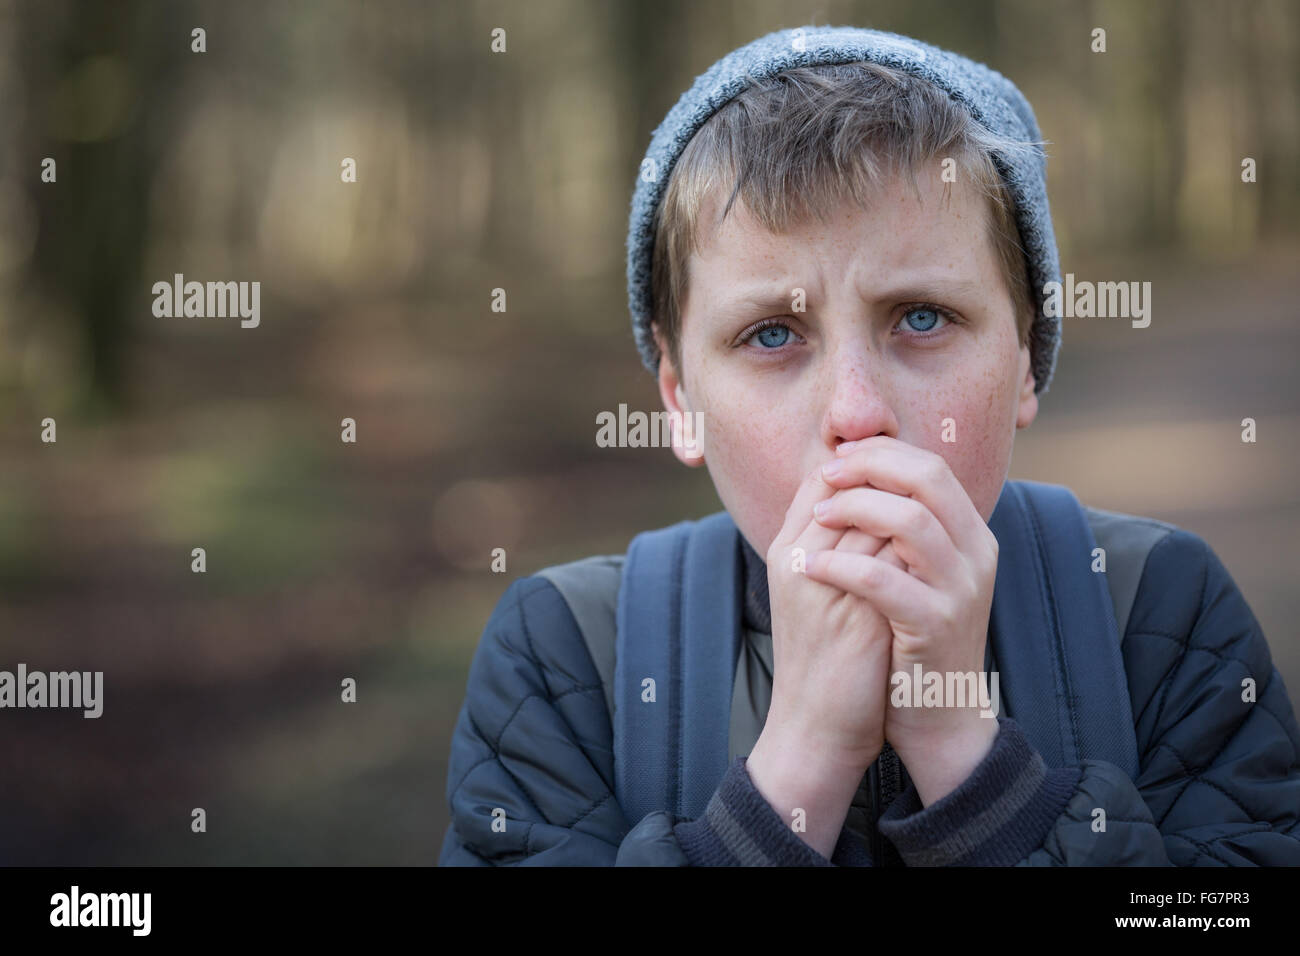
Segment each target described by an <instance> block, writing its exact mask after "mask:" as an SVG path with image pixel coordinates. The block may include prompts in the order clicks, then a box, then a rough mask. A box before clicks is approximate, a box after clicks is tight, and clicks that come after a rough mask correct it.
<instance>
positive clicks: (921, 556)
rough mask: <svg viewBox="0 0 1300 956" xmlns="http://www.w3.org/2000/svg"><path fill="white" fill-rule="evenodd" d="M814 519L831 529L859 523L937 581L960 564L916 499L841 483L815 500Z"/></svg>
mask: <svg viewBox="0 0 1300 956" xmlns="http://www.w3.org/2000/svg"><path fill="white" fill-rule="evenodd" d="M819 507H821V508H823V509H825V510H824V511H822V513H820V514H817V516H816V517H817V521H818V522H820V523H821V524H824V525H826V526H827V527H830V528H860V529H861V530H863V531H866V532H867V533H869V534H873V535H876V536H878V537H882V538H889V539H890V540H891V541H892V542H893V543H894V551H895V552H897V554H898V556H899V557H900V558H902V559H903V561H905V562H906V563H907V567H908V569H909V570H910V571H912V572H913V573H914V574H916V576H917V577H919V578H920V579H921V580H923V581H925V582H926V583H927V584H930V585H934V586H936V587H937V586H940V585H942V584H943V583H944V582H945V581H946V580H948V578H949V577H950V576H951V574H952V573H953V572H954V571H956V570H957V569H959V568H960V566H961V556H960V555H959V554H958V553H957V548H956V546H955V545H954V544H953V542H952V539H951V538H949V537H948V532H947V531H945V530H944V528H943V526H942V525H941V524H940V523H939V520H938V519H937V518H936V517H935V516H934V515H933V514H932V513H931V512H930V509H929V508H927V507H926V506H925V505H923V504H922V503H921V502H919V501H917V500H916V499H914V498H907V497H904V496H903V495H897V494H894V493H892V492H889V491H881V490H879V489H877V488H844V489H841V490H840V491H838V492H836V493H835V494H834V495H832V496H831V497H830V498H828V499H826V500H825V501H823V502H819Z"/></svg>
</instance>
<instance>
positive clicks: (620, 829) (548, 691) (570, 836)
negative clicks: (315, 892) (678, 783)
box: [438, 576, 869, 866]
mask: <svg viewBox="0 0 1300 956" xmlns="http://www.w3.org/2000/svg"><path fill="white" fill-rule="evenodd" d="M613 756H614V755H613V731H612V727H611V722H610V717H609V713H608V709H607V707H606V704H605V698H604V693H603V691H602V689H601V684H600V677H599V675H598V674H597V672H596V669H595V665H594V664H593V663H592V662H591V658H590V656H589V655H588V653H587V649H586V645H585V643H584V642H583V639H582V635H581V632H580V631H579V630H578V625H577V623H576V622H575V621H574V619H573V615H572V614H571V613H570V611H569V608H568V605H567V604H566V603H565V601H564V598H563V597H562V596H561V595H560V593H559V591H558V590H556V589H555V587H554V585H552V584H551V583H550V582H549V581H547V580H546V579H545V578H541V577H536V576H533V577H526V578H520V579H518V580H516V581H514V582H513V583H512V584H511V585H510V587H509V588H508V589H507V590H506V593H505V594H504V595H503V596H502V598H501V600H500V601H499V602H498V604H497V606H496V609H495V610H494V611H493V613H492V616H491V618H490V619H489V620H488V623H487V626H486V627H485V629H484V631H483V636H482V638H481V639H480V641H479V646H478V650H477V651H476V653H475V656H474V661H473V663H472V665H471V666H470V673H469V684H468V687H467V690H466V696H465V702H464V704H463V706H462V707H461V711H460V715H459V718H458V719H457V723H456V728H455V730H454V732H453V736H452V743H451V757H450V760H449V764H448V774H447V799H448V802H449V805H450V809H451V817H452V821H451V826H450V827H449V828H448V830H447V833H446V836H445V837H444V840H443V845H442V851H441V854H440V856H439V860H438V863H439V865H440V866H513V865H521V866H614V865H619V866H710V865H727V864H735V863H747V862H756V863H762V862H766V863H769V864H777V865H812V866H817V865H820V866H831V865H857V866H861V865H869V859H868V858H866V857H865V850H864V849H863V848H862V847H861V843H860V841H857V840H855V839H853V838H851V835H850V834H849V833H848V831H845V832H844V834H843V835H842V837H841V841H840V843H839V845H838V846H837V848H836V851H835V854H834V855H833V856H832V858H831V859H830V860H827V859H826V858H825V857H823V856H822V855H821V854H819V853H817V852H816V851H815V850H813V849H812V848H810V847H809V846H808V845H807V844H806V843H804V842H803V841H802V840H801V839H800V838H799V837H798V836H797V835H796V834H794V833H793V832H791V831H790V830H789V828H788V827H786V826H784V824H783V823H782V822H781V820H780V818H779V817H778V816H777V814H776V812H775V811H774V810H772V809H771V807H769V806H768V805H767V804H766V803H764V802H763V801H762V798H761V797H760V796H759V795H758V792H757V791H756V790H755V789H754V787H753V785H752V783H750V781H749V777H748V775H747V774H746V772H745V770H744V766H743V758H737V760H736V762H735V763H734V764H733V765H732V766H731V767H730V768H729V769H728V771H727V773H726V774H725V776H724V778H723V780H722V781H721V783H720V784H719V786H718V790H717V791H716V792H715V794H714V798H713V800H712V801H711V802H710V804H709V810H708V811H707V812H706V814H705V815H704V816H702V817H701V818H700V820H698V821H689V820H680V819H678V818H676V817H673V816H671V815H670V814H667V813H664V812H657V813H651V814H648V815H647V816H646V817H645V819H643V820H640V821H637V825H636V826H635V827H631V828H629V821H627V820H626V819H625V818H624V815H623V812H622V810H621V808H620V807H619V805H618V802H617V801H616V800H615V798H614V792H613V790H614V759H613ZM764 811H766V813H764Z"/></svg>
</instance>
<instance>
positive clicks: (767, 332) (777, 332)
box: [740, 319, 794, 352]
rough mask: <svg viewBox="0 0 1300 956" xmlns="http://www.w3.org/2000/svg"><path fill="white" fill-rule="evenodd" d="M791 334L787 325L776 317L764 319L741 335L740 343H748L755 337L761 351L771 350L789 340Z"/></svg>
mask: <svg viewBox="0 0 1300 956" xmlns="http://www.w3.org/2000/svg"><path fill="white" fill-rule="evenodd" d="M793 334H794V333H793V332H792V331H791V330H790V327H789V326H788V325H785V324H784V323H782V322H780V321H778V320H776V319H764V320H763V321H762V322H760V323H758V324H757V325H755V326H754V327H753V328H751V329H750V330H749V331H748V332H746V333H745V334H744V335H743V336H741V339H740V344H741V345H748V344H749V343H750V342H751V341H753V340H754V339H757V340H758V343H759V347H760V349H761V350H762V351H766V352H772V351H776V350H777V349H779V348H780V347H781V346H783V345H785V344H786V343H787V342H789V341H790V337H791V336H792V335H793Z"/></svg>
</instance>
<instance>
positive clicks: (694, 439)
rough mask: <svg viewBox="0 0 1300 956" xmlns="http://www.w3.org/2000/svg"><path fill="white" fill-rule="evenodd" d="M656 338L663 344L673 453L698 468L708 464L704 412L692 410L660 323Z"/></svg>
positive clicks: (662, 388)
mask: <svg viewBox="0 0 1300 956" xmlns="http://www.w3.org/2000/svg"><path fill="white" fill-rule="evenodd" d="M655 341H656V342H658V344H659V397H660V398H661V399H663V403H664V408H666V409H667V410H668V414H669V416H670V417H671V418H672V420H673V444H672V448H673V454H674V455H676V456H677V460H678V461H680V462H681V463H682V464H683V465H686V466H687V467H688V468H698V467H700V465H703V464H704V446H703V442H702V438H703V429H702V428H701V427H700V424H701V423H700V418H701V417H702V416H701V415H696V414H693V413H692V410H691V403H690V399H689V398H688V397H687V396H686V389H685V387H684V386H683V385H682V382H681V379H679V378H678V375H677V369H675V368H673V360H672V359H671V358H669V356H668V349H666V348H664V342H663V339H662V338H660V336H659V330H658V328H657V327H656V328H655ZM683 426H685V427H684V428H683Z"/></svg>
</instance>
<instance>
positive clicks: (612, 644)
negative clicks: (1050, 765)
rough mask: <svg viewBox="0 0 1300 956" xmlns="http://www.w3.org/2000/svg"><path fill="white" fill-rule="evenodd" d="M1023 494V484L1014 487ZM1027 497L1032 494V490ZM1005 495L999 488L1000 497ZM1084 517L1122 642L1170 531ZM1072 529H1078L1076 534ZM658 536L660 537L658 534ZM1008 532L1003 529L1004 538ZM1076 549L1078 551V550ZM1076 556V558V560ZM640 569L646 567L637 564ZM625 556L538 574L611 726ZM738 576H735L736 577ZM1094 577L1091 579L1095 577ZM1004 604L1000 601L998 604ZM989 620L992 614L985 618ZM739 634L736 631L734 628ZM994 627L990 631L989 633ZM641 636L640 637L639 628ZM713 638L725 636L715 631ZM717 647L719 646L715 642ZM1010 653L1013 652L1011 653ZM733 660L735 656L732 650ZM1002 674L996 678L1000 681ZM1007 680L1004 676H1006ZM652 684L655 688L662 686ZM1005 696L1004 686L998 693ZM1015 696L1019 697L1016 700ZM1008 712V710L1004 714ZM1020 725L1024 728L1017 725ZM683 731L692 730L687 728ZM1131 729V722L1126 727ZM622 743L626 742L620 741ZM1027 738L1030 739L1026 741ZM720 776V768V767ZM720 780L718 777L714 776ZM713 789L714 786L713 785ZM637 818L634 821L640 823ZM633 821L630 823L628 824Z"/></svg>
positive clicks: (1003, 552)
mask: <svg viewBox="0 0 1300 956" xmlns="http://www.w3.org/2000/svg"><path fill="white" fill-rule="evenodd" d="M1018 484H1019V485H1020V487H1021V490H1022V492H1023V491H1024V489H1025V486H1026V485H1030V484H1031V483H1028V482H1019V483H1018ZM1028 493H1029V494H1034V491H1033V490H1032V488H1031V490H1030V491H1029V492H1028ZM1006 494H1007V492H1006V489H1005V488H1004V489H1003V495H1004V496H1005V495H1006ZM998 507H999V508H1003V507H1004V505H1003V502H1002V500H1001V499H999V505H998ZM1082 510H1083V513H1084V515H1085V516H1086V520H1087V524H1088V526H1089V529H1090V530H1091V531H1092V534H1093V540H1094V542H1095V544H1096V545H1097V546H1100V547H1101V548H1103V549H1105V552H1106V573H1105V574H1104V575H1101V576H1102V577H1104V578H1105V580H1106V586H1107V587H1108V589H1109V593H1110V598H1111V605H1112V610H1113V613H1114V616H1115V621H1116V631H1115V633H1114V635H1113V637H1114V638H1115V639H1116V643H1117V644H1118V643H1119V641H1120V640H1121V639H1122V637H1123V635H1124V634H1125V633H1127V632H1126V627H1127V622H1128V617H1129V613H1130V611H1131V609H1132V606H1133V600H1134V597H1135V595H1136V594H1137V589H1138V584H1139V583H1140V581H1141V577H1142V572H1143V569H1144V568H1145V566H1146V559H1147V555H1148V554H1149V553H1150V551H1151V548H1152V547H1154V546H1155V544H1156V543H1157V542H1159V540H1160V539H1161V538H1163V537H1164V536H1165V535H1166V534H1168V533H1169V532H1170V531H1171V530H1173V526H1172V525H1169V524H1165V523H1164V522H1161V521H1156V520H1155V519H1152V518H1144V517H1139V516H1135V515H1127V514H1120V513H1116V512H1109V511H1102V510H1100V509H1097V508H1090V507H1086V506H1084V507H1083V508H1082ZM994 515H995V517H996V518H997V519H998V522H999V525H1001V524H1004V523H1006V522H1007V518H1006V515H999V514H998V512H997V511H995V512H994ZM692 524H693V523H692V522H684V523H682V524H680V525H677V526H674V527H675V528H677V529H683V531H678V532H676V533H683V532H684V531H686V530H688V529H689V528H690V527H691V525H692ZM993 526H994V521H993V519H990V527H993ZM673 530H674V529H672V528H669V529H664V531H673ZM1076 530H1077V529H1076ZM660 533H662V532H660ZM994 533H995V534H997V533H998V528H996V527H994ZM1007 533H1008V531H1007V530H1006V529H1003V534H1007ZM998 540H999V543H1000V548H999V565H1001V564H1003V563H1005V562H1007V561H1009V560H1010V554H1009V552H1010V550H1011V549H1010V548H1009V547H1008V546H1007V543H1006V542H1005V541H1004V540H1003V536H1002V535H999V536H998ZM1080 547H1081V546H1080ZM1083 553H1084V556H1085V557H1086V559H1087V563H1086V565H1085V566H1086V567H1087V568H1088V569H1089V573H1090V574H1091V573H1092V572H1091V554H1092V549H1091V547H1088V548H1087V549H1085V550H1084V552H1083ZM1076 556H1077V555H1076ZM642 567H645V565H642ZM624 569H625V556H624V555H597V556H595V557H590V558H584V559H582V560H580V561H571V562H569V563H567V564H559V565H552V566H550V567H546V568H543V569H541V570H540V571H538V572H537V574H539V575H541V576H542V577H545V578H547V579H548V580H549V581H551V582H552V583H553V584H554V585H555V587H556V588H557V590H559V592H560V594H561V595H562V596H563V598H564V600H565V602H566V603H567V604H568V606H569V609H570V610H571V612H572V613H573V616H574V620H575V621H576V622H577V624H578V627H579V629H580V630H581V632H582V637H583V641H584V642H585V643H586V646H587V652H588V653H589V654H590V655H591V660H592V662H593V664H594V665H595V667H596V671H597V673H598V674H599V675H600V680H601V685H602V688H603V690H604V696H605V704H606V707H607V708H608V711H609V714H610V720H611V725H612V723H613V718H614V713H615V702H614V688H615V667H616V659H617V655H616V643H617V630H618V628H617V609H618V604H619V596H620V590H621V585H622V582H623V580H624V578H625V574H624ZM738 573H739V572H738V571H737V574H738ZM998 574H999V578H998V586H999V587H1005V586H1006V585H1005V583H1004V581H1003V574H1004V572H1003V571H1002V569H1001V567H999V572H998ZM1096 576H1097V575H1093V577H1096ZM999 603H1000V602H999V597H998V595H997V592H995V593H994V605H995V606H997V605H999ZM1003 603H1005V602H1003ZM667 608H668V602H667V601H666V600H665V601H664V603H663V608H662V610H664V611H665V612H666V611H667ZM990 619H992V614H990ZM735 630H736V631H737V632H739V630H740V629H739V626H737V628H735ZM992 631H993V628H992V627H990V632H991V633H992ZM642 633H645V631H644V629H643V630H642ZM714 633H728V632H724V631H716V632H714ZM643 643H644V644H653V643H656V641H655V640H645V641H643ZM719 643H720V644H721V643H722V642H719ZM1013 653H1014V651H1013ZM737 657H738V651H737ZM1001 676H1002V675H999V677H1001ZM1007 676H1008V677H1009V676H1010V675H1009V674H1008V675H1007ZM661 683H662V682H661V681H656V684H661ZM718 686H722V687H728V688H734V680H733V681H724V682H723V683H721V684H719V685H718ZM1002 689H1003V691H1004V692H1005V685H1004V687H1003V688H1002ZM656 693H657V697H658V700H660V701H662V700H664V698H663V696H662V689H661V688H657V689H656ZM1017 696H1018V697H1019V696H1020V695H1019V694H1018V695H1017ZM623 699H624V700H629V701H632V702H633V703H635V704H637V705H638V706H649V705H642V704H641V701H640V687H639V685H638V686H637V687H635V688H634V689H633V693H632V694H630V695H628V696H625V697H624V698H623ZM1017 704H1018V706H1017V708H1016V709H1017V711H1019V712H1020V716H1017V717H1016V720H1017V722H1022V721H1026V720H1028V719H1029V717H1028V714H1027V713H1026V712H1025V706H1024V705H1019V701H1017ZM1124 705H1125V707H1127V708H1129V709H1130V710H1131V704H1129V703H1128V695H1127V692H1125V694H1124ZM1008 713H1010V711H1008ZM1021 725H1022V726H1025V724H1024V723H1023V722H1022V724H1021ZM688 726H694V725H693V724H690V725H688ZM1128 726H1129V727H1132V724H1131V723H1130V724H1129V725H1128ZM625 733H626V730H625ZM619 739H621V740H624V742H625V743H626V738H625V737H624V738H619ZM1031 739H1032V738H1031ZM625 762H626V761H624V760H620V759H619V755H618V753H616V759H615V766H616V767H618V766H621V765H622V764H623V763H625ZM675 770H676V768H675V767H669V768H668V770H667V772H666V773H665V776H664V780H665V781H666V783H665V786H666V787H667V788H668V789H670V790H672V791H673V792H675V790H676V786H677V784H676V773H675ZM724 771H725V768H724ZM719 779H720V776H719ZM714 785H715V786H716V781H715V783H714ZM639 819H640V817H637V818H636V820H639ZM633 822H635V820H634V821H633Z"/></svg>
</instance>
